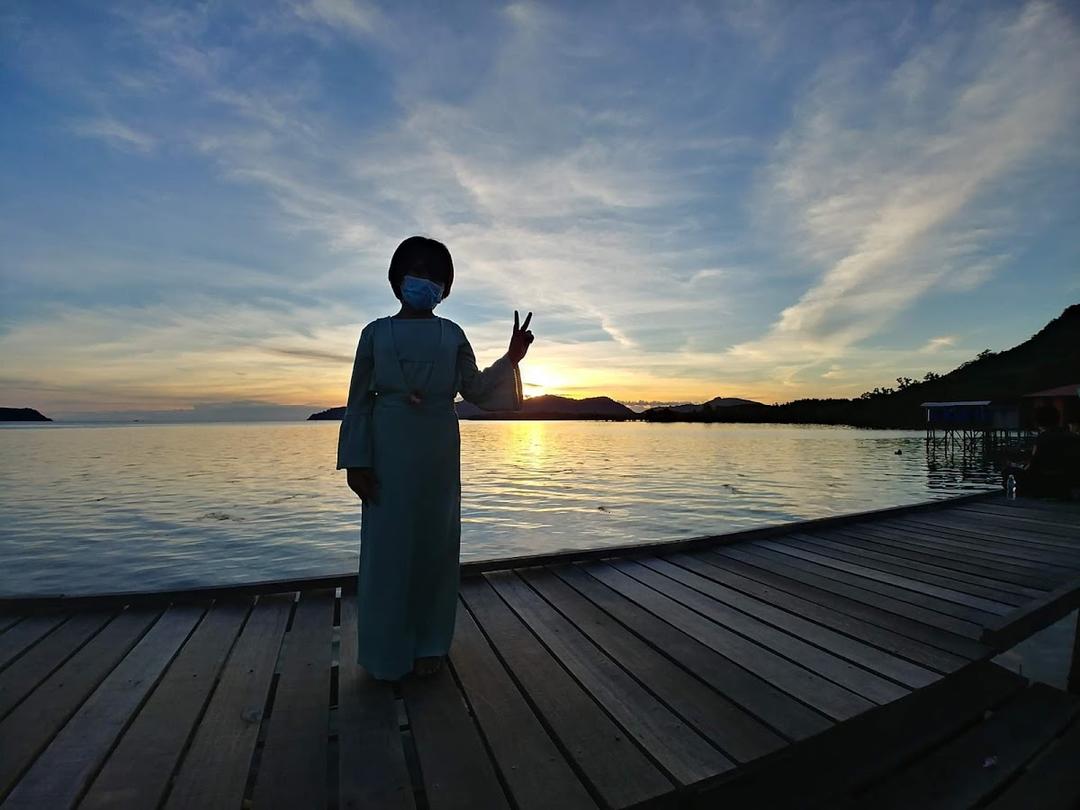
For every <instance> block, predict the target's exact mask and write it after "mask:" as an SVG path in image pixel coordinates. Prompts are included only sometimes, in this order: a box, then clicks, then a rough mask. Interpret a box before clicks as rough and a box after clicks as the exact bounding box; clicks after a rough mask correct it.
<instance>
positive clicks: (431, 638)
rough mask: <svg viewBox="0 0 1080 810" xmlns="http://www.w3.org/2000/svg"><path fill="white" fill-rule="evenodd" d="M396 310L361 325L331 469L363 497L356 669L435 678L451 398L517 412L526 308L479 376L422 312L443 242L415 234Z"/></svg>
mask: <svg viewBox="0 0 1080 810" xmlns="http://www.w3.org/2000/svg"><path fill="white" fill-rule="evenodd" d="M389 279H390V286H391V288H392V289H393V291H394V295H395V296H396V297H397V298H398V300H399V301H400V302H401V309H400V310H399V311H398V313H397V314H396V315H393V316H389V317H384V318H379V319H378V320H375V321H372V322H371V323H369V324H368V325H367V326H365V327H364V329H363V331H362V332H361V334H360V341H359V344H358V345H357V349H356V360H355V362H354V364H353V371H352V379H351V382H350V385H349V399H348V405H347V406H346V409H345V416H344V418H343V419H342V421H341V432H340V434H339V436H338V454H337V468H338V469H339V470H340V469H346V470H348V483H349V488H350V489H352V490H353V491H354V492H355V493H356V494H357V495H358V496H359V497H360V499H361V501H362V503H363V507H362V520H361V528H360V578H359V586H358V591H357V614H358V625H357V632H358V646H357V662H358V663H359V664H360V665H361V666H363V667H364V668H365V669H366V670H367V671H368V673H369V674H370V675H371V676H372V677H375V678H378V679H381V680H397V679H399V678H401V677H402V676H404V675H406V674H408V673H409V672H410V671H415V672H417V673H418V674H421V675H428V674H431V673H432V672H435V671H437V670H438V669H439V667H440V666H441V663H442V661H443V659H444V657H445V656H446V654H447V652H448V651H449V649H450V641H451V639H452V637H453V633H454V619H455V612H456V608H457V596H458V584H459V559H458V555H459V549H460V542H461V459H460V437H459V433H458V419H457V413H456V411H455V410H454V399H455V396H456V395H457V394H458V393H460V394H461V396H462V397H463V398H464V399H465V400H467V401H469V402H471V403H473V404H474V405H477V406H479V407H481V408H484V409H487V410H518V409H519V408H520V407H521V401H522V396H521V375H520V372H519V371H518V362H519V361H520V360H521V359H522V358H523V357H524V356H525V353H526V352H527V351H528V348H529V344H530V343H532V340H533V336H532V333H531V332H530V331H529V322H530V320H531V319H532V313H529V315H528V316H527V317H526V318H525V322H524V324H521V325H520V326H519V322H518V314H517V312H515V313H514V331H513V333H512V336H511V339H510V347H509V349H508V351H507V353H506V354H505V355H503V356H502V357H501V358H499V359H498V360H496V361H495V363H494V364H492V366H491V367H490V368H487V369H485V370H484V371H479V370H478V369H477V367H476V358H475V356H474V355H473V350H472V347H471V346H470V345H469V341H468V340H467V339H466V337H465V333H464V332H463V331H462V329H461V327H460V326H458V325H457V324H456V323H454V322H453V321H450V320H447V319H446V318H440V317H437V316H436V315H435V314H434V313H433V312H432V310H433V309H434V307H435V305H436V304H438V303H439V301H441V300H442V299H444V298H446V296H447V295H449V293H450V287H451V285H452V283H453V280H454V266H453V260H452V259H451V257H450V252H449V251H448V250H447V249H446V246H445V245H443V244H442V243H440V242H437V241H435V240H433V239H427V238H425V237H421V236H413V237H410V238H409V239H406V240H405V241H404V242H402V243H401V244H400V245H399V246H398V248H397V250H396V251H395V252H394V256H393V258H392V259H391V261H390V272H389Z"/></svg>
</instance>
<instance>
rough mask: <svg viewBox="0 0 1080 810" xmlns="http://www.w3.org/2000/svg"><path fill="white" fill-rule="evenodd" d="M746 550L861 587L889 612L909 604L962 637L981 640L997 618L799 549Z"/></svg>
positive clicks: (923, 617) (923, 618)
mask: <svg viewBox="0 0 1080 810" xmlns="http://www.w3.org/2000/svg"><path fill="white" fill-rule="evenodd" d="M745 550H746V551H747V552H749V553H750V554H753V555H755V556H757V557H762V558H764V559H767V560H773V561H776V562H780V563H783V564H784V565H787V566H788V567H791V568H795V570H798V571H805V572H806V573H807V574H812V575H815V576H816V577H824V578H827V579H832V580H835V581H836V582H841V583H844V584H845V585H849V586H851V587H854V588H858V589H859V590H861V591H863V592H866V591H870V592H871V593H873V594H875V596H874V597H873V600H872V601H873V602H874V603H876V604H879V605H882V606H885V605H888V606H889V607H888V609H889V610H892V611H894V612H897V613H900V612H901V608H900V607H899V606H898V603H903V604H907V605H909V606H910V607H913V608H916V609H917V610H916V613H917V618H918V619H919V620H920V621H924V622H926V623H927V624H934V625H936V626H938V627H942V628H944V629H947V630H950V631H952V632H954V633H957V634H959V635H966V636H969V637H970V638H978V637H979V635H980V634H981V633H982V627H983V625H984V624H985V623H986V622H987V621H990V620H991V619H992V618H993V617H994V615H995V614H992V613H987V612H985V611H980V610H974V609H972V608H969V607H967V606H966V605H957V604H953V603H950V602H946V601H945V600H943V599H937V598H935V597H932V596H927V595H926V594H921V593H916V592H915V591H912V590H908V589H906V588H901V587H899V586H896V585H893V584H891V583H887V582H881V581H879V580H877V579H873V578H870V577H864V576H861V575H859V574H855V573H852V572H851V571H845V570H843V569H842V568H840V567H838V566H835V565H829V564H827V563H828V562H829V561H828V560H824V561H822V562H818V561H816V560H811V559H810V558H809V557H808V556H807V555H806V554H800V553H792V552H793V551H794V552H798V549H791V548H784V549H782V550H781V549H777V548H765V547H764V546H759V545H756V544H755V545H754V546H753V547H748V548H746V549H745ZM883 597H884V599H883ZM885 599H888V600H889V601H888V602H886V601H885ZM903 615H912V612H910V611H908V612H905V613H904V614H903Z"/></svg>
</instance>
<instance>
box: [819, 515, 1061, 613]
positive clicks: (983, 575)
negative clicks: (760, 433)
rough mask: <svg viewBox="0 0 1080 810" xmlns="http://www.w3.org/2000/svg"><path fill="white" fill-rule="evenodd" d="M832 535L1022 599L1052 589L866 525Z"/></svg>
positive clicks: (846, 543)
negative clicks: (873, 530)
mask: <svg viewBox="0 0 1080 810" xmlns="http://www.w3.org/2000/svg"><path fill="white" fill-rule="evenodd" d="M815 536H819V535H815ZM828 539H829V540H830V541H832V542H835V543H843V544H845V545H858V546H859V547H860V548H861V549H862V550H863V551H864V552H865V553H870V552H873V553H874V554H883V555H886V556H887V557H888V558H889V559H897V560H904V561H905V562H906V563H907V564H908V565H910V564H912V563H917V564H918V565H919V566H921V567H920V568H919V569H918V570H927V571H931V572H933V573H937V574H940V575H941V576H947V577H950V578H952V579H959V580H961V581H963V582H986V581H989V582H991V583H993V586H994V587H995V588H998V589H999V590H1002V591H1005V592H1006V593H1010V594H1013V595H1014V597H1016V598H1018V599H1020V600H1021V601H1025V600H1028V599H1038V598H1039V597H1040V596H1042V595H1043V594H1044V593H1046V591H1048V590H1052V586H1050V585H1048V584H1040V585H1039V586H1038V587H1032V586H1029V585H1025V584H1020V583H1017V582H1015V581H1013V580H1014V579H1015V577H1014V576H1013V575H1012V574H1009V573H1005V572H1002V571H998V570H995V569H993V568H986V567H983V566H980V565H978V564H977V563H964V562H957V561H955V560H953V559H951V558H948V557H937V556H934V555H932V554H927V553H926V551H925V550H924V549H920V548H914V547H911V546H908V545H906V543H905V542H904V540H903V539H892V538H890V537H889V536H888V535H883V534H877V533H871V532H869V531H867V530H865V529H863V530H859V531H858V532H855V531H847V530H845V531H842V532H841V531H835V532H830V533H829V535H828Z"/></svg>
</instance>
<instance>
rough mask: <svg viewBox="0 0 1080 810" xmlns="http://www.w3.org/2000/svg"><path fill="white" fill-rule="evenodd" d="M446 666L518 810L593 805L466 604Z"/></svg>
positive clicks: (571, 809)
mask: <svg viewBox="0 0 1080 810" xmlns="http://www.w3.org/2000/svg"><path fill="white" fill-rule="evenodd" d="M450 662H451V664H452V665H453V667H454V672H455V673H456V674H457V677H458V680H460V681H461V686H462V690H463V691H464V693H465V697H466V700H467V701H468V704H469V706H470V708H471V709H472V712H473V715H474V716H475V717H476V722H477V723H478V724H479V725H480V730H481V732H482V733H483V735H484V738H485V739H486V740H487V744H488V747H489V748H490V749H491V753H492V756H493V757H494V759H495V763H496V765H497V766H498V769H499V772H500V773H501V774H502V777H503V780H504V781H505V782H506V785H507V788H508V789H509V791H510V794H511V795H512V796H513V798H514V804H515V806H516V807H517V808H518V809H519V810H546V808H549V807H558V808H567V810H585V809H586V808H595V807H597V804H596V802H595V801H594V800H593V799H592V798H591V797H590V796H589V792H588V791H587V790H586V789H585V786H584V785H583V784H582V783H581V780H580V779H578V776H577V774H575V773H574V770H573V768H571V767H570V764H569V763H568V762H567V761H566V759H565V758H564V756H563V754H562V752H561V751H559V748H558V746H557V745H556V744H555V742H554V741H553V740H552V739H551V737H550V736H548V733H547V731H545V729H544V726H543V724H542V723H541V722H540V720H539V718H537V716H536V715H535V714H534V713H533V710H532V709H531V708H530V707H529V703H528V701H527V700H526V699H525V696H524V695H522V693H521V691H520V690H519V689H518V688H517V685H516V684H515V683H514V681H513V679H512V678H511V677H510V674H509V673H508V672H507V671H506V669H505V668H504V667H503V665H502V664H501V663H500V662H499V660H498V658H496V657H495V652H494V651H493V650H492V649H491V645H490V644H488V642H487V639H485V638H484V635H483V633H481V632H480V628H479V627H478V626H477V624H476V621H475V619H473V617H472V614H470V613H469V611H468V609H467V608H466V607H465V606H464V605H461V606H459V607H458V611H457V619H456V629H455V631H454V644H453V646H452V647H451V649H450Z"/></svg>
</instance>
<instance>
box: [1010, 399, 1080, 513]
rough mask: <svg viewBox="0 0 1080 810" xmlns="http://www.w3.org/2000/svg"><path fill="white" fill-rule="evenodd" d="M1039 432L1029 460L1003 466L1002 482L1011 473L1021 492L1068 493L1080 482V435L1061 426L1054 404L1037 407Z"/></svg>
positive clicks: (1057, 495) (1063, 495)
mask: <svg viewBox="0 0 1080 810" xmlns="http://www.w3.org/2000/svg"><path fill="white" fill-rule="evenodd" d="M1035 423H1036V424H1037V425H1038V427H1039V435H1038V437H1037V438H1036V439H1035V447H1034V449H1033V450H1032V451H1031V457H1030V458H1029V459H1028V461H1027V463H1026V464H1010V465H1008V466H1007V467H1005V469H1004V470H1002V474H1001V477H1002V485H1003V486H1005V487H1007V486H1008V480H1009V476H1010V475H1011V476H1012V477H1013V479H1014V480H1015V481H1016V489H1017V493H1018V494H1019V495H1033V496H1036V497H1038V496H1052V497H1066V498H1067V497H1069V495H1070V494H1071V492H1072V489H1073V488H1074V487H1077V486H1080V436H1077V435H1076V434H1075V433H1072V432H1071V431H1069V430H1066V429H1065V428H1063V427H1061V425H1060V416H1059V414H1058V412H1057V409H1056V408H1054V407H1053V406H1052V405H1042V406H1040V407H1039V408H1038V409H1036V411H1035Z"/></svg>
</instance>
